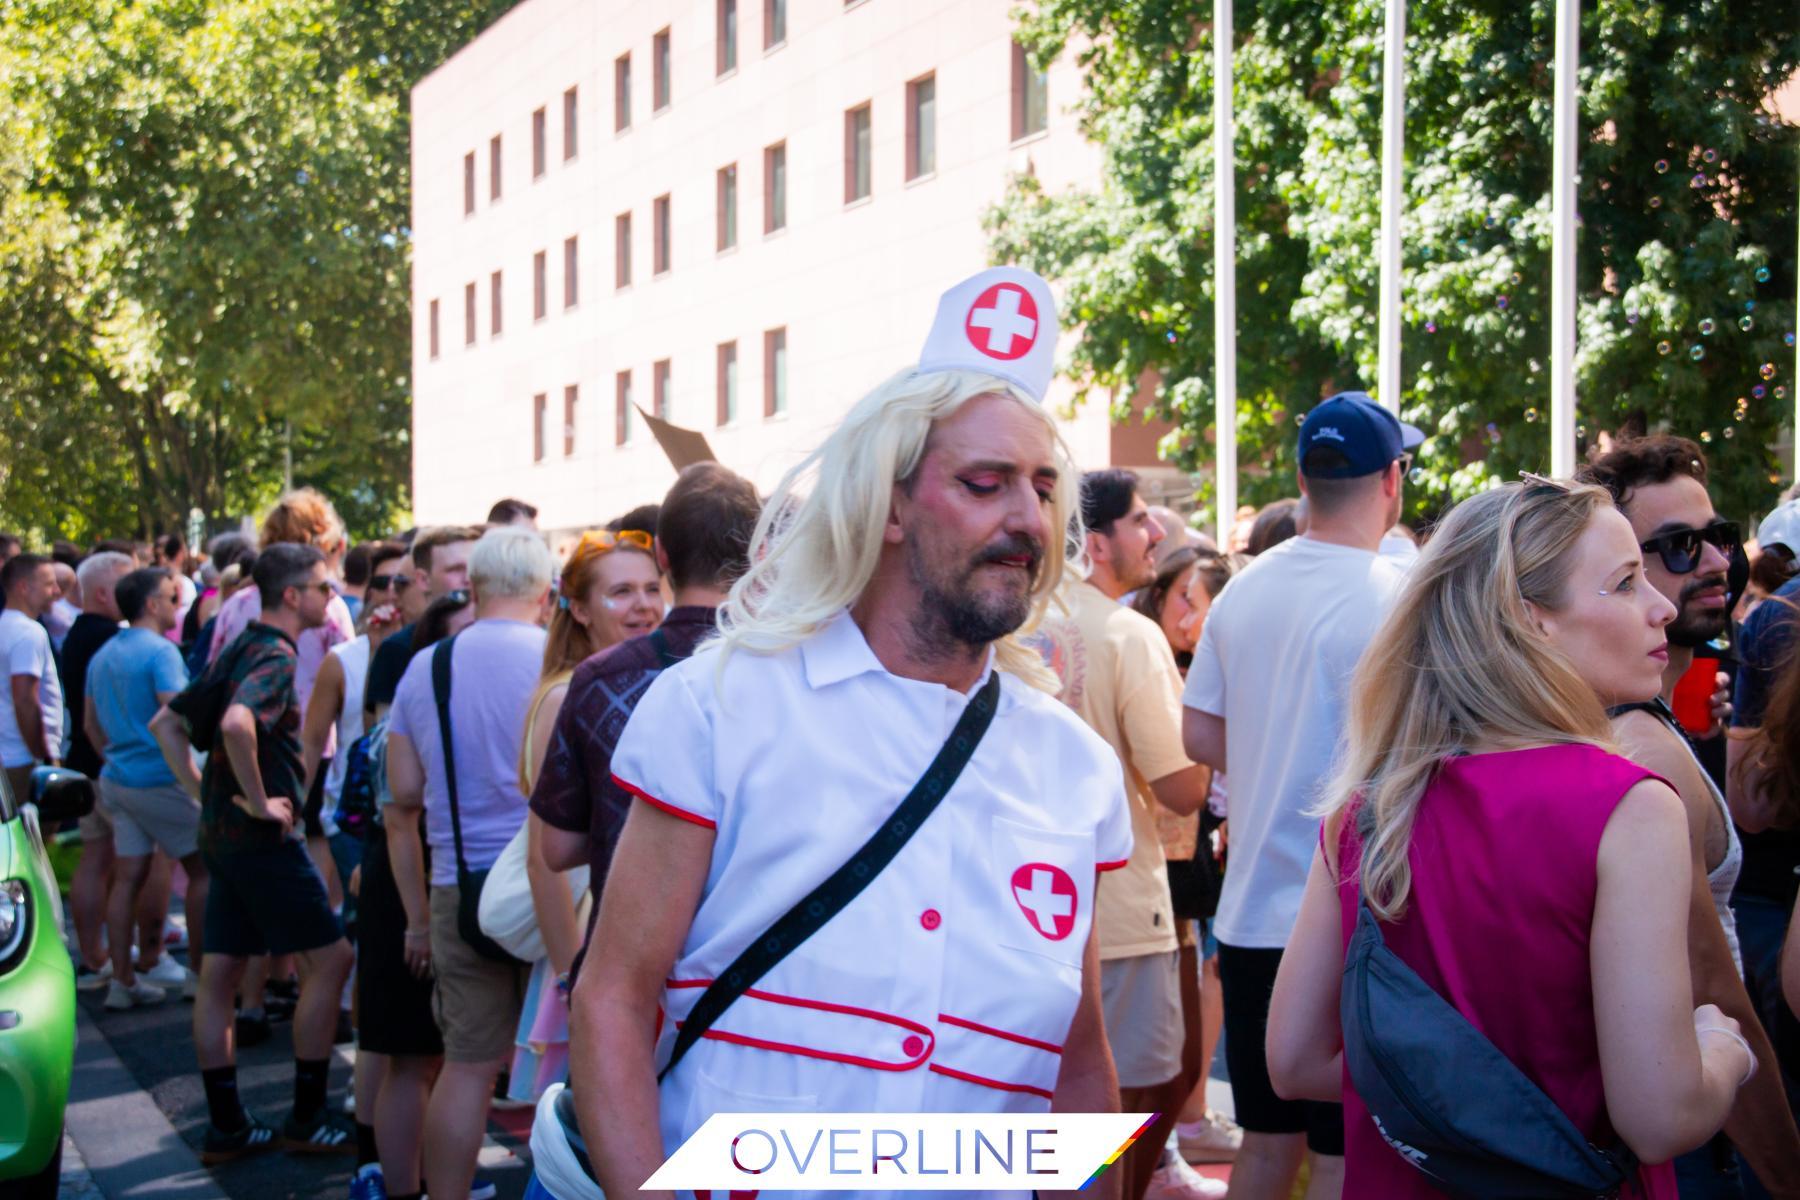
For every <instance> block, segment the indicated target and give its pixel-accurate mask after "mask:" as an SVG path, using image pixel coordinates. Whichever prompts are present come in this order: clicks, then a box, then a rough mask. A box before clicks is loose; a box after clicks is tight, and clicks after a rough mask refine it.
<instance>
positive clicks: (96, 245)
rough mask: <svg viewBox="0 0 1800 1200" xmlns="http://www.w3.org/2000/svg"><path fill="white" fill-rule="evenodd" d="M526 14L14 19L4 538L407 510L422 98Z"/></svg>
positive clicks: (90, 13) (164, 3) (82, 6)
mask: <svg viewBox="0 0 1800 1200" xmlns="http://www.w3.org/2000/svg"><path fill="white" fill-rule="evenodd" d="M510 3H511V0H485V2H477V3H468V2H466V0H465V2H463V3H453V2H452V0H141V2H135V3H127V2H125V0H7V2H5V3H3V4H0V45H3V46H4V50H0V127H3V128H4V130H5V132H6V134H7V138H6V146H5V149H3V150H0V155H4V156H5V157H4V160H3V161H0V189H3V190H0V438H3V439H4V444H5V446H6V447H7V450H6V454H5V456H4V457H5V461H4V463H3V464H0V521H3V522H6V523H9V524H19V525H23V526H25V527H27V528H30V529H33V530H36V531H39V532H41V533H43V534H45V535H51V534H59V535H70V536H76V537H86V536H92V535H93V534H96V533H101V532H120V531H127V530H136V531H140V532H151V531H155V530H160V529H166V528H170V527H179V526H181V525H183V524H185V519H186V515H187V513H188V511H189V509H190V508H193V507H198V508H199V509H201V511H202V512H204V513H205V514H206V515H207V516H208V517H210V518H218V517H221V516H224V515H226V514H230V513H242V512H246V511H251V510H254V509H256V508H258V507H260V506H261V505H262V504H264V503H266V502H267V501H268V500H269V499H270V498H272V496H273V495H274V494H275V492H276V491H277V490H278V489H279V487H280V484H281V479H282V472H283V461H284V455H285V454H286V453H290V452H291V455H292V459H293V473H294V479H295V482H296V483H311V484H314V485H315V486H318V487H320V488H321V489H323V490H325V491H326V492H327V493H328V494H330V495H332V496H333V497H334V499H336V500H337V501H338V502H339V505H340V508H341V510H342V511H343V513H344V516H345V518H346V520H347V521H348V522H349V524H350V526H351V529H352V530H353V531H354V532H373V531H376V530H378V529H381V528H383V527H384V526H385V525H386V524H387V523H388V522H389V520H390V519H392V518H393V517H394V515H395V514H396V513H397V512H400V511H403V510H404V508H405V506H406V503H407V500H406V496H407V486H408V477H409V457H408V456H409V425H410V415H409V413H410V402H409V378H408V376H409V372H410V356H411V340H412V339H411V321H410V315H409V314H410V298H409V294H408V279H407V254H408V230H407V228H406V222H407V219H408V211H409V202H410V195H409V187H408V174H407V160H408V134H409V130H408V120H407V113H408V93H409V92H410V89H411V87H412V85H413V84H414V83H415V82H417V80H418V79H419V78H420V77H421V76H422V75H423V74H424V73H425V72H427V71H429V70H430V69H432V68H433V67H435V66H436V65H437V64H438V63H439V62H441V61H443V59H444V58H445V57H446V56H447V55H448V54H450V53H451V52H453V51H454V50H455V49H456V48H457V47H459V46H460V45H462V44H463V43H464V42H466V41H467V40H468V39H470V38H472V37H473V36H474V35H475V34H476V33H477V32H479V30H480V29H481V28H482V27H483V26H484V25H485V24H486V23H487V22H488V21H489V20H491V19H492V18H493V17H495V16H497V15H498V14H499V13H500V12H502V11H504V10H505V9H506V8H507V7H509V6H510Z"/></svg>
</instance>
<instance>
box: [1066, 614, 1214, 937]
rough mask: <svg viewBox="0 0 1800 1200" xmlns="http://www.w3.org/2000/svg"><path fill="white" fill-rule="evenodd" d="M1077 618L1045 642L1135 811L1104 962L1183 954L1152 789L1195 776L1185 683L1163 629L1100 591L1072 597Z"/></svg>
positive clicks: (1105, 928) (1105, 889)
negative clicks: (1186, 745) (1169, 779)
mask: <svg viewBox="0 0 1800 1200" xmlns="http://www.w3.org/2000/svg"><path fill="white" fill-rule="evenodd" d="M1068 599H1069V604H1070V608H1071V613H1070V615H1069V616H1067V617H1064V618H1059V619H1056V620H1053V621H1050V622H1048V623H1047V624H1046V625H1045V627H1044V629H1043V630H1042V631H1041V632H1040V634H1039V645H1040V647H1041V648H1042V649H1043V651H1044V654H1045V657H1046V659H1047V660H1048V661H1049V663H1050V665H1051V666H1052V667H1053V668H1054V669H1055V670H1056V672H1057V674H1058V675H1059V676H1060V677H1061V678H1062V681H1063V687H1062V691H1061V693H1060V695H1059V698H1060V699H1061V700H1062V701H1063V703H1065V704H1067V705H1068V706H1069V707H1070V708H1072V709H1074V710H1075V711H1076V712H1077V713H1079V714H1080V716H1081V719H1082V720H1083V721H1086V722H1087V724H1088V726H1089V728H1091V729H1093V731H1094V732H1095V733H1098V734H1099V735H1100V736H1101V737H1103V738H1105V739H1106V741H1107V744H1108V745H1110V746H1111V747H1112V748H1113V751H1114V753H1116V754H1117V755H1118V756H1119V761H1120V763H1121V765H1122V770H1123V773H1124V779H1125V800H1126V803H1127V805H1128V806H1129V807H1130V809H1131V832H1132V851H1131V858H1130V860H1129V861H1128V862H1127V863H1126V865H1125V866H1124V867H1123V868H1121V869H1119V870H1116V871H1108V872H1107V873H1106V874H1104V875H1102V876H1101V877H1100V892H1099V901H1098V908H1097V911H1096V920H1095V927H1096V928H1097V930H1098V931H1099V938H1100V957H1101V958H1102V959H1113V958H1131V957H1135V956H1137V955H1142V954H1156V953H1159V952H1163V951H1168V950H1173V949H1175V948H1176V936H1175V933H1176V930H1175V917H1174V913H1173V911H1172V909H1171V906H1170V902H1169V870H1168V866H1167V863H1166V861H1165V860H1164V858H1163V847H1162V840H1161V839H1160V838H1159V837H1158V836H1157V814H1158V813H1159V812H1160V811H1161V806H1160V805H1159V804H1158V803H1157V802H1156V797H1155V796H1154V795H1152V794H1151V791H1150V781H1151V780H1153V779H1161V778H1163V777H1164V776H1166V775H1173V774H1174V773H1175V772H1177V771H1180V770H1183V769H1184V768H1186V767H1189V766H1192V765H1193V763H1192V760H1190V759H1189V758H1188V756H1187V751H1186V750H1184V749H1183V748H1182V745H1181V675H1180V672H1179V671H1177V670H1176V667H1175V654H1174V652H1173V651H1172V650H1170V649H1169V642H1168V639H1167V638H1165V637H1164V636H1163V632H1162V630H1161V629H1159V628H1157V625H1156V623H1155V622H1154V621H1152V620H1150V619H1149V618H1148V617H1145V616H1143V615H1142V614H1141V613H1137V612H1133V611H1132V610H1131V609H1129V608H1127V607H1126V606H1124V605H1123V604H1120V603H1119V602H1118V601H1116V600H1113V599H1111V598H1110V597H1108V596H1107V595H1106V594H1105V593H1104V592H1102V591H1101V590H1100V589H1099V588H1097V587H1094V586H1093V585H1092V584H1088V583H1083V584H1080V585H1079V586H1077V587H1074V588H1072V589H1070V595H1069V597H1068Z"/></svg>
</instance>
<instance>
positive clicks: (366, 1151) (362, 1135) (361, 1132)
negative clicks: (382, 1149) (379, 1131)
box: [356, 1121, 381, 1167]
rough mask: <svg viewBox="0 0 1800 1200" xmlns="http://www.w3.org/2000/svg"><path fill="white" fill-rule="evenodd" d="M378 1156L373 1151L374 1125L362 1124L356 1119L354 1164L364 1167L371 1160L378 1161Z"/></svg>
mask: <svg viewBox="0 0 1800 1200" xmlns="http://www.w3.org/2000/svg"><path fill="white" fill-rule="evenodd" d="M380 1157H381V1156H380V1155H378V1154H376V1153H375V1127H374V1126H373V1125H364V1124H363V1123H362V1122H361V1121H358V1122H357V1123H356V1165H357V1166H359V1167H366V1166H368V1165H369V1164H370V1163H372V1162H377V1161H379V1160H380Z"/></svg>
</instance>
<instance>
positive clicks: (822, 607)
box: [717, 369, 1084, 692]
mask: <svg viewBox="0 0 1800 1200" xmlns="http://www.w3.org/2000/svg"><path fill="white" fill-rule="evenodd" d="M978 396H1006V397H1008V398H1010V399H1012V400H1013V401H1015V402H1016V403H1018V404H1019V405H1021V406H1022V407H1023V408H1024V409H1025V410H1026V411H1027V412H1029V413H1031V414H1032V415H1033V416H1035V417H1037V418H1038V419H1039V420H1041V421H1042V422H1043V423H1044V429H1045V430H1046V431H1047V432H1048V433H1049V434H1050V438H1051V446H1052V448H1053V454H1054V462H1055V466H1056V470H1057V481H1056V487H1055V489H1054V491H1053V492H1052V496H1051V501H1050V512H1049V514H1048V516H1047V518H1046V521H1047V524H1048V525H1049V528H1050V529H1051V531H1052V532H1051V535H1050V536H1049V537H1048V538H1047V544H1046V545H1045V547H1044V556H1043V559H1042V561H1041V562H1040V563H1039V566H1038V575H1037V580H1036V582H1035V583H1034V585H1033V587H1032V605H1031V611H1030V614H1029V615H1028V616H1027V617H1026V619H1025V623H1024V625H1023V626H1021V627H1020V628H1019V629H1018V630H1015V631H1014V632H1013V633H1011V634H1009V635H1008V636H1006V637H1004V638H1001V639H1000V641H999V642H998V643H997V644H996V647H995V651H996V655H997V658H998V662H999V665H1000V668H1001V669H1002V670H1005V671H1009V672H1011V673H1012V674H1014V675H1017V676H1019V677H1020V678H1022V679H1025V680H1026V681H1027V682H1029V683H1032V684H1033V685H1035V686H1037V687H1040V688H1042V689H1044V690H1045V691H1049V692H1055V691H1056V690H1057V689H1058V687H1059V683H1058V681H1057V679H1056V676H1055V675H1054V673H1052V672H1051V671H1050V669H1049V668H1048V667H1047V666H1045V664H1044V660H1043V658H1042V656H1041V655H1040V654H1039V653H1038V652H1037V651H1036V650H1034V649H1032V648H1031V646H1030V645H1028V644H1027V643H1026V642H1025V641H1024V640H1022V639H1023V638H1024V637H1025V635H1028V634H1029V633H1031V632H1032V631H1033V630H1035V629H1036V628H1037V626H1038V624H1039V623H1040V622H1041V621H1042V620H1043V618H1044V614H1045V611H1046V609H1047V608H1048V606H1049V604H1050V602H1051V600H1052V598H1053V597H1054V596H1055V595H1056V594H1057V592H1058V590H1059V589H1060V588H1061V587H1062V586H1063V584H1064V580H1065V570H1064V568H1065V565H1066V564H1068V563H1070V562H1072V561H1076V560H1077V559H1078V556H1079V555H1080V553H1081V550H1080V546H1081V538H1082V536H1083V532H1084V531H1083V530H1082V529H1081V528H1080V525H1081V503H1080V473H1079V471H1077V469H1076V467H1075V465H1074V462H1073V460H1072V459H1071V458H1070V455H1069V449H1068V447H1067V446H1066V445H1065V444H1064V443H1063V440H1062V436H1061V435H1060V434H1059V433H1058V432H1057V429H1056V423H1055V422H1054V421H1052V420H1051V418H1050V415H1049V414H1048V413H1046V412H1045V411H1044V409H1043V407H1042V406H1041V405H1039V404H1038V403H1037V402H1036V401H1034V400H1032V399H1031V397H1030V396H1029V395H1027V394H1026V393H1025V392H1024V391H1022V390H1020V389H1019V388H1018V387H1016V386H1014V385H1013V384H1010V383H1006V382H1004V381H1002V380H999V379H996V378H994V377H993V376H991V375H983V374H980V373H979V372H975V371H942V372H932V373H929V374H920V373H918V372H916V371H913V370H910V369H909V370H906V371H903V372H901V373H900V374H898V375H895V376H893V377H892V378H891V379H889V380H887V382H885V383H883V384H882V385H881V386H880V387H878V388H876V389H875V390H874V391H872V392H870V393H869V394H868V395H866V396H864V397H863V398H862V399H861V400H859V401H858V402H857V403H856V406H855V407H854V408H852V409H851V410H850V412H849V415H847V416H846V417H845V418H844V420H843V422H842V423H841V424H840V425H839V426H838V427H837V428H836V429H834V430H833V431H832V433H831V435H830V436H829V437H827V438H826V439H825V442H824V444H823V445H821V446H820V447H819V448H818V449H817V450H815V451H813V453H812V454H810V455H808V456H807V458H806V460H805V461H804V462H802V463H801V464H800V465H799V466H797V467H795V468H794V469H793V470H791V471H789V472H788V473H787V475H786V476H784V477H783V478H782V480H781V483H780V485H779V486H777V487H776V489H775V491H774V493H773V494H772V495H771V496H770V497H769V501H768V503H767V504H765V505H764V506H763V511H762V516H761V517H760V518H759V519H758V520H757V523H756V532H755V534H754V535H753V536H752V538H751V541H750V569H749V570H748V571H746V572H745V573H744V574H743V575H742V576H741V577H740V578H739V579H738V581H737V582H736V583H735V584H734V585H733V586H732V589H731V594H730V596H729V598H728V599H727V600H726V601H725V604H724V606H723V607H722V608H720V609H719V636H718V639H717V644H718V645H720V646H722V648H723V650H724V652H725V653H726V654H730V653H731V652H732V651H736V650H747V651H749V652H751V653H753V654H773V653H777V652H779V651H781V650H785V649H787V648H788V647H790V646H793V645H795V644H796V643H798V642H801V641H803V640H805V639H806V638H808V637H811V636H812V635H813V634H814V633H816V632H818V630H819V629H820V628H822V627H823V626H824V625H825V624H826V623H827V622H829V621H830V620H831V619H832V618H833V617H835V616H837V614H838V613H840V612H842V611H843V610H844V609H845V608H847V607H849V606H850V605H852V604H854V603H855V602H856V600H857V599H858V598H859V597H860V596H861V595H862V593H863V590H864V589H865V588H867V587H868V585H869V581H870V580H871V579H872V578H874V575H875V567H876V563H877V561H878V559H879V558H880V555H881V547H882V530H883V528H884V527H885V526H886V524H887V520H888V515H889V510H890V509H891V507H892V505H893V492H894V487H895V485H897V484H900V483H903V482H905V481H906V480H908V479H910V478H911V477H912V475H913V472H914V471H915V470H917V469H918V466H919V463H920V461H921V460H922V459H923V458H924V456H925V450H926V446H927V443H928V441H929V439H930V436H931V431H932V428H933V426H934V425H935V424H936V423H937V422H938V421H941V420H944V419H945V418H947V417H949V416H951V415H952V414H954V413H955V412H956V411H957V410H958V409H960V408H961V407H962V406H963V405H964V404H966V403H968V402H969V401H970V400H973V399H975V398H976V397H978ZM722 667H723V659H721V669H722Z"/></svg>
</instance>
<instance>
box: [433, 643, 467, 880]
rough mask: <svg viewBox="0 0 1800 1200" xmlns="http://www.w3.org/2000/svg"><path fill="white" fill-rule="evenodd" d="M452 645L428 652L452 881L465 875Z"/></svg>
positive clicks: (440, 645) (445, 644)
mask: <svg viewBox="0 0 1800 1200" xmlns="http://www.w3.org/2000/svg"><path fill="white" fill-rule="evenodd" d="M455 642H456V639H455V638H453V637H449V638H445V639H444V640H443V641H441V642H439V643H438V644H437V648H436V649H434V650H433V651H432V652H431V694H432V697H433V698H434V699H436V701H437V714H438V741H439V742H441V743H442V744H443V748H444V788H445V790H446V791H448V792H449V793H450V837H451V839H452V840H453V841H454V842H455V843H456V877H457V879H459V880H460V879H461V878H462V877H463V876H464V875H467V874H468V873H469V864H468V863H467V862H466V861H464V859H463V840H462V812H461V810H460V809H459V808H458V807H457V803H456V750H455V747H454V745H453V744H452V742H451V741H450V647H451V646H452V645H453V644H454V643H455Z"/></svg>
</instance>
